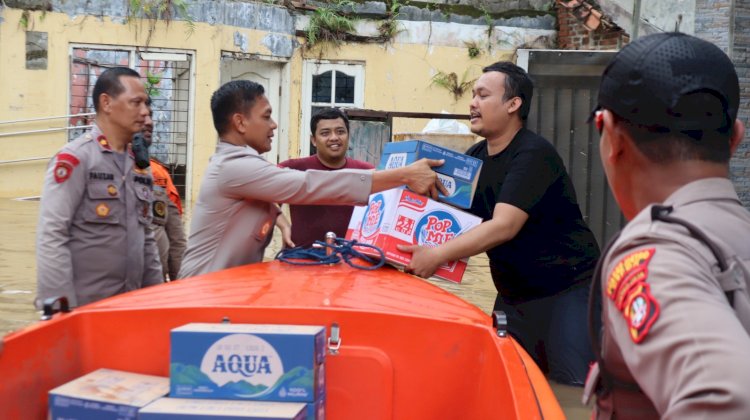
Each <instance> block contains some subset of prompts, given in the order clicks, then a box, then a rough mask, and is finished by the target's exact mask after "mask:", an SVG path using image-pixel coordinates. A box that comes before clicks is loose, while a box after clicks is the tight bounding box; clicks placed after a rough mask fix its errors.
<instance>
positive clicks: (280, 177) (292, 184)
mask: <svg viewBox="0 0 750 420" xmlns="http://www.w3.org/2000/svg"><path fill="white" fill-rule="evenodd" d="M211 112H212V114H213V120H214V126H215V127H216V131H217V132H218V133H219V136H220V141H219V143H218V145H217V147H216V153H215V154H214V155H213V156H212V157H211V162H210V163H209V165H208V168H207V169H206V174H205V176H204V178H203V183H202V185H201V189H200V193H199V194H198V200H197V201H196V203H195V207H194V209H193V215H192V221H191V229H190V236H189V237H188V246H187V250H186V251H185V257H184V259H183V262H182V268H181V270H180V275H179V278H184V277H190V276H195V275H198V274H203V273H208V272H212V271H216V270H220V269H224V268H229V267H234V266H238V265H242V264H249V263H254V262H259V261H261V260H262V259H263V251H264V250H265V248H266V246H267V245H268V243H269V242H270V241H271V237H272V235H271V234H272V232H273V228H274V225H275V223H276V218H277V216H278V215H279V214H280V210H279V207H278V205H277V204H276V203H292V204H342V205H355V204H359V205H364V204H366V203H367V199H368V197H369V195H370V193H372V192H377V191H382V190H385V189H389V188H394V187H397V186H400V185H403V184H408V186H409V187H410V188H412V189H413V190H415V191H417V192H419V193H423V194H424V193H429V194H430V196H432V197H433V198H437V192H438V189H440V190H441V191H444V188H443V186H442V184H440V183H439V182H437V176H436V175H435V172H434V171H432V170H431V169H430V168H431V166H436V165H441V164H442V163H443V161H437V160H428V159H422V160H420V161H418V162H415V163H413V164H412V165H409V166H407V167H404V168H398V169H391V170H387V171H377V172H373V171H369V170H354V169H342V170H339V171H335V172H330V171H295V170H291V169H284V168H279V167H278V166H276V165H274V164H272V163H269V162H267V161H266V160H265V159H264V158H263V157H261V156H260V155H261V154H262V153H265V152H268V151H269V150H271V141H272V139H273V134H274V130H275V129H276V123H275V122H274V121H273V119H272V118H271V105H270V103H269V102H268V99H267V98H266V97H265V95H264V94H263V87H262V86H260V85H259V84H257V83H254V82H251V81H247V80H236V81H232V82H228V83H226V84H224V85H223V86H221V87H220V88H219V89H218V90H217V91H216V92H215V93H214V94H213V96H212V97H211ZM322 239H323V238H321V240H322Z"/></svg>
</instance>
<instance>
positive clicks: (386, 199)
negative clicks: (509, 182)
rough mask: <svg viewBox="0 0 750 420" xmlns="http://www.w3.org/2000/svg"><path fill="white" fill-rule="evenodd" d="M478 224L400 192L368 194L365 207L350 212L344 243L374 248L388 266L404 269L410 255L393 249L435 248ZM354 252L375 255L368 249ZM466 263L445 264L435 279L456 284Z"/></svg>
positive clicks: (477, 220)
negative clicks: (352, 242)
mask: <svg viewBox="0 0 750 420" xmlns="http://www.w3.org/2000/svg"><path fill="white" fill-rule="evenodd" d="M481 222H482V219H481V218H479V217H477V216H474V215H473V214H469V213H466V212H464V211H461V210H459V209H456V208H454V207H451V206H448V205H446V204H443V203H439V202H437V201H435V200H432V199H430V198H428V197H425V196H423V195H419V194H416V193H414V192H412V191H409V190H406V189H403V188H394V189H391V190H387V191H383V192H379V193H376V194H372V195H370V199H369V202H368V204H367V206H358V207H355V208H354V211H353V212H352V218H351V219H350V221H349V227H348V229H347V231H346V239H349V240H356V241H358V242H361V243H365V244H369V245H375V246H377V247H378V248H380V249H382V250H383V253H385V258H386V259H387V260H388V262H390V263H392V264H394V265H396V266H406V265H408V264H409V261H411V254H409V253H404V252H401V251H399V250H398V248H397V247H396V246H397V245H412V244H417V245H423V246H428V247H436V246H438V245H440V244H442V243H444V242H446V241H449V240H451V239H453V238H454V237H456V236H459V235H461V234H463V233H465V232H467V231H469V230H470V229H472V228H474V227H475V226H477V225H479V224H480V223H481ZM358 250H359V251H360V252H363V253H365V254H367V255H373V256H377V255H378V253H377V252H375V251H374V250H373V249H371V248H367V247H361V248H359V249H358ZM468 260H469V259H468V258H464V259H461V260H458V261H450V262H448V263H445V264H443V265H441V266H439V267H438V269H437V271H436V272H435V276H437V277H440V278H443V279H445V280H450V281H453V282H456V283H460V282H461V278H462V277H463V274H464V271H466V264H467V262H468Z"/></svg>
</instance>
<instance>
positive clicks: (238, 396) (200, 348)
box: [170, 323, 325, 420]
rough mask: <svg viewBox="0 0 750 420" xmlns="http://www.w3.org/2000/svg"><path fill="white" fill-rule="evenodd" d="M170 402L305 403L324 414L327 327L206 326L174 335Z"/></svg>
mask: <svg viewBox="0 0 750 420" xmlns="http://www.w3.org/2000/svg"><path fill="white" fill-rule="evenodd" d="M170 397H171V398H204V399H224V400H247V401H275V402H301V403H305V404H307V407H306V408H305V411H306V412H307V413H309V415H308V416H307V419H318V420H322V419H323V418H324V416H325V406H324V404H325V327H322V326H305V325H251V324H202V323H193V324H187V325H183V326H182V327H178V328H175V329H173V330H172V332H171V364H170Z"/></svg>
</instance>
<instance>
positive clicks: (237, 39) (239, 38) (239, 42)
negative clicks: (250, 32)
mask: <svg viewBox="0 0 750 420" xmlns="http://www.w3.org/2000/svg"><path fill="white" fill-rule="evenodd" d="M234 45H235V46H237V47H239V48H240V51H242V52H245V53H246V52H247V51H248V48H247V46H248V45H247V35H245V34H243V33H241V32H240V31H234Z"/></svg>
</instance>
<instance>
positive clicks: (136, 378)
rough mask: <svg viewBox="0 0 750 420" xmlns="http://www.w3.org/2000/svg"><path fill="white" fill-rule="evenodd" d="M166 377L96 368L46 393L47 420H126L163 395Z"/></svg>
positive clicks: (165, 391) (165, 389) (133, 417)
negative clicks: (47, 404)
mask: <svg viewBox="0 0 750 420" xmlns="http://www.w3.org/2000/svg"><path fill="white" fill-rule="evenodd" d="M167 392H169V378H163V377H160V376H151V375H141V374H138V373H131V372H123V371H119V370H112V369H99V370H95V371H93V372H90V373H88V374H86V375H84V376H81V377H80V378H77V379H74V380H72V381H70V382H68V383H66V384H64V385H61V386H59V387H57V388H55V389H53V390H51V391H50V392H49V418H50V419H51V420H62V419H65V420H70V419H77V420H110V419H111V420H130V419H133V420H135V419H137V418H138V409H140V408H141V407H143V406H145V405H147V404H148V403H150V402H152V401H154V400H156V399H157V398H161V397H163V396H165V395H167Z"/></svg>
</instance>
